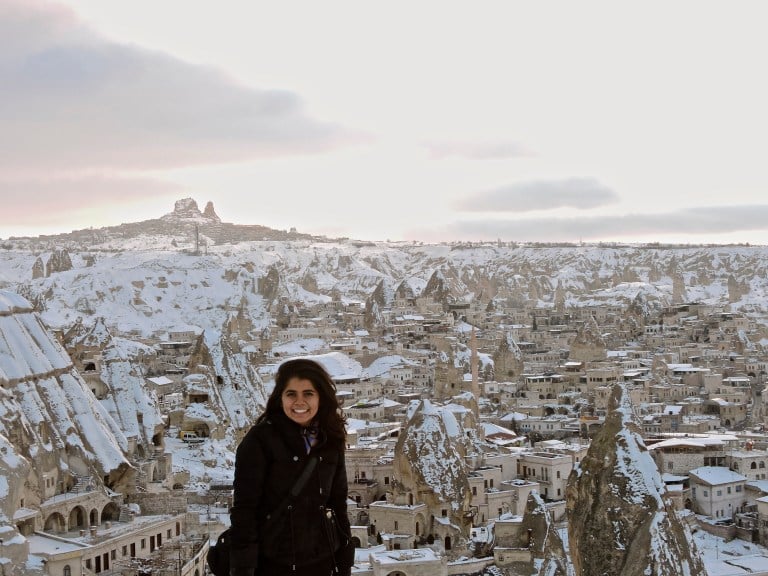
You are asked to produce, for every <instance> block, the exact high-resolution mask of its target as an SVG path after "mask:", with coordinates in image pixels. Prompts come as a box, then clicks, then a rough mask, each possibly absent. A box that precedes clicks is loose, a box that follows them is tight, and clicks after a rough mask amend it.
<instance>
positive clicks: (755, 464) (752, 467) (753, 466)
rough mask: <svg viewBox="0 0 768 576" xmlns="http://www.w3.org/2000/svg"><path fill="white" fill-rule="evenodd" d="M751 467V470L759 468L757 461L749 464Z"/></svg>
mask: <svg viewBox="0 0 768 576" xmlns="http://www.w3.org/2000/svg"><path fill="white" fill-rule="evenodd" d="M749 469H750V470H757V463H756V462H752V464H750V465H749Z"/></svg>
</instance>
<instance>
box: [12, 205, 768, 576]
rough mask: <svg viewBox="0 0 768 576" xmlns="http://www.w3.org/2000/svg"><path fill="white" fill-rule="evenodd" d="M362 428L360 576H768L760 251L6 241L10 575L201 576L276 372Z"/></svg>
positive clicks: (124, 232)
mask: <svg viewBox="0 0 768 576" xmlns="http://www.w3.org/2000/svg"><path fill="white" fill-rule="evenodd" d="M297 356H309V357H311V358H313V359H315V360H317V361H319V362H321V363H322V364H323V365H324V366H325V367H326V369H327V370H328V371H329V373H330V374H331V375H332V377H333V379H334V381H335V383H336V386H337V393H338V397H339V399H340V401H341V403H342V404H343V407H344V412H345V416H346V418H347V430H348V440H347V443H348V449H347V452H346V465H347V476H348V481H349V517H350V521H351V524H352V526H353V528H352V532H353V539H354V542H355V545H356V561H355V566H354V568H353V574H356V575H359V576H426V575H430V576H433V575H434V576H441V575H442V576H445V575H486V576H487V575H493V576H498V575H531V574H535V575H542V576H543V575H548V576H558V575H562V576H566V575H568V576H570V575H573V576H581V575H584V576H587V575H598V574H599V575H603V574H611V575H640V574H644V575H682V574H691V575H715V574H717V575H738V574H768V476H767V475H768V469H767V468H766V466H767V464H768V436H766V433H765V424H766V420H768V410H767V409H766V408H765V406H766V403H767V402H768V389H767V388H766V374H767V373H768V247H764V246H744V245H740V246H666V245H642V246H637V245H582V244H573V245H571V244H568V245H544V244H542V245H531V244H514V243H505V242H501V241H499V242H496V243H477V244H469V243H455V244H439V245H425V244H420V243H388V242H382V243H371V242H356V241H354V240H351V239H347V238H338V239H328V238H324V237H312V236H308V235H304V234H301V233H299V232H297V231H295V230H290V231H278V230H271V229H268V228H265V227H262V226H256V225H254V226H242V225H234V224H227V223H223V222H221V221H220V219H219V218H218V216H217V215H216V212H215V209H214V207H213V205H212V204H210V203H209V204H208V205H207V206H206V207H205V209H204V210H203V211H200V210H199V209H198V206H197V204H196V203H195V201H194V200H191V199H184V200H180V201H178V202H177V203H176V205H175V207H174V209H173V211H172V212H170V213H168V214H166V215H164V216H162V217H160V218H158V219H156V220H149V221H145V222H138V223H132V224H124V225H121V226H118V227H113V228H102V229H98V230H94V229H88V230H81V231H75V232H72V233H70V234H63V235H59V236H51V237H37V238H10V239H4V240H0V455H1V457H0V574H2V575H3V576H17V575H22V574H25V575H26V574H29V575H51V576H93V575H97V574H98V575H117V574H119V575H124V576H139V575H150V574H151V575H169V576H170V575H177V576H203V575H204V574H206V573H207V567H206V563H205V556H206V553H207V551H208V548H209V546H210V544H211V543H213V542H215V540H216V537H217V536H218V534H219V533H221V532H222V531H223V530H224V529H225V528H226V527H227V525H228V523H229V516H228V508H229V505H230V503H231V489H232V478H233V473H234V451H235V448H236V446H237V443H238V442H239V441H240V439H241V438H242V437H243V436H244V434H245V433H246V432H247V431H248V429H249V427H250V425H251V424H252V423H253V422H254V420H255V418H256V417H257V416H258V414H259V413H260V411H261V409H262V408H263V406H264V404H265V401H266V398H267V396H268V394H269V391H270V390H271V387H272V385H273V380H274V374H275V371H276V369H277V367H278V366H279V364H280V362H282V361H283V360H285V359H286V358H293V357H297Z"/></svg>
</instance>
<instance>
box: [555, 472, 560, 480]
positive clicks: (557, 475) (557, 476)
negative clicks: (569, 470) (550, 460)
mask: <svg viewBox="0 0 768 576" xmlns="http://www.w3.org/2000/svg"><path fill="white" fill-rule="evenodd" d="M555 478H557V479H558V480H560V470H558V471H557V473H556V475H555Z"/></svg>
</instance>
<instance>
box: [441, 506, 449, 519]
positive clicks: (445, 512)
mask: <svg viewBox="0 0 768 576" xmlns="http://www.w3.org/2000/svg"><path fill="white" fill-rule="evenodd" d="M440 513H441V515H442V517H443V518H446V517H447V516H448V510H446V509H445V508H443V509H442V511H441V512H440Z"/></svg>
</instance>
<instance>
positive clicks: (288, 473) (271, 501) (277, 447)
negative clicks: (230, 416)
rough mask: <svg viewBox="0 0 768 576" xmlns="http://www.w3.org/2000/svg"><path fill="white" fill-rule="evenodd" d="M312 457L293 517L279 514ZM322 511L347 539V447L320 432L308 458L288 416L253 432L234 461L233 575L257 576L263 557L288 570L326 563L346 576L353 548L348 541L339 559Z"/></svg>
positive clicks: (292, 509)
mask: <svg viewBox="0 0 768 576" xmlns="http://www.w3.org/2000/svg"><path fill="white" fill-rule="evenodd" d="M312 455H314V456H317V460H318V461H317V465H316V467H315V469H314V471H313V473H312V475H311V476H310V477H309V479H308V480H307V482H306V484H305V485H304V488H303V490H302V491H301V493H300V494H299V495H298V496H297V497H296V499H295V500H294V501H293V504H292V506H291V507H290V508H289V509H288V510H284V511H278V510H275V507H277V506H278V505H279V504H280V503H281V502H283V500H284V498H285V497H286V495H287V494H288V492H289V491H290V490H291V488H292V487H293V485H294V483H295V482H296V480H297V479H298V478H299V476H300V475H301V472H302V470H303V469H304V465H305V464H306V462H307V459H308V458H309V457H310V456H312ZM321 507H326V508H331V509H333V510H334V511H335V513H336V517H337V519H338V522H339V525H340V526H341V529H342V531H343V532H344V533H345V534H349V533H350V528H349V519H348V518H347V473H346V468H345V463H344V445H343V444H342V443H338V442H336V443H334V442H332V441H330V440H327V439H326V437H325V436H324V434H323V433H322V431H321V433H320V438H319V441H318V443H317V444H316V445H315V446H313V447H312V450H311V452H310V454H307V452H306V447H305V444H304V439H303V438H302V435H301V427H300V426H299V425H298V424H296V423H294V422H293V421H292V420H290V419H289V418H288V417H287V416H285V415H283V414H277V415H275V416H270V418H269V419H268V420H264V421H262V422H259V423H258V424H256V425H255V426H253V427H252V428H251V429H250V430H249V432H248V434H246V436H245V438H243V440H242V442H241V443H240V445H239V446H238V448H237V455H236V460H235V481H234V500H233V506H232V509H231V510H230V519H231V523H232V528H231V536H230V539H231V545H232V549H231V554H230V564H231V570H232V573H235V572H236V573H238V574H243V573H245V574H248V573H250V572H249V569H250V570H251V571H252V570H253V569H255V573H256V574H258V565H259V559H260V558H261V559H263V558H267V559H269V562H270V563H271V564H278V565H283V566H285V567H286V568H287V570H291V569H292V567H294V566H298V567H301V566H304V565H307V564H311V563H316V562H318V561H321V560H322V559H323V558H327V559H328V563H329V565H332V564H335V565H336V566H337V567H338V570H339V574H341V575H349V574H350V572H351V567H352V563H353V561H354V547H352V544H351V542H350V544H349V547H347V548H346V549H345V548H344V547H342V549H341V550H339V551H338V552H337V553H336V554H335V557H334V555H333V554H332V552H331V549H330V545H329V543H328V539H327V535H326V533H325V532H324V529H323V525H322V523H321V514H322V511H321ZM267 516H270V517H271V519H269V520H267ZM350 547H351V550H350ZM262 563H263V560H262Z"/></svg>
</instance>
